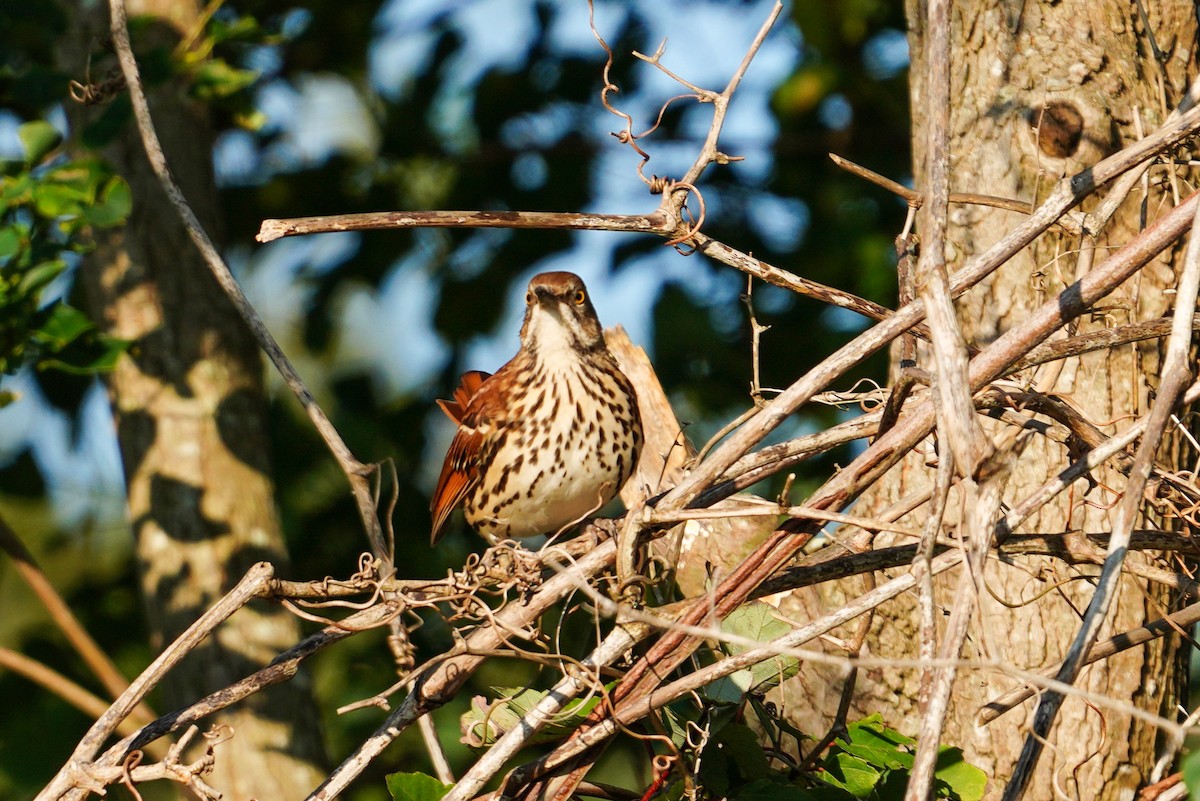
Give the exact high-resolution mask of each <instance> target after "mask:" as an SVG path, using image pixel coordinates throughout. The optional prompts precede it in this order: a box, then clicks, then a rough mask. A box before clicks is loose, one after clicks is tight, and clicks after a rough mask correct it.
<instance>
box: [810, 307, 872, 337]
mask: <svg viewBox="0 0 1200 801" xmlns="http://www.w3.org/2000/svg"><path fill="white" fill-rule="evenodd" d="M821 325H822V326H824V327H825V328H828V329H830V330H831V331H837V332H839V333H843V334H858V333H861V332H863V331H866V330H867V327H868V326H870V325H871V321H870V320H868V319H867V318H866V317H863V316H862V315H861V314H859V313H858V312H852V311H850V310H849V309H843V308H842V307H841V306H829V307H828V308H826V309H825V310H824V311H822V312H821Z"/></svg>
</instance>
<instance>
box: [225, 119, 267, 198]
mask: <svg viewBox="0 0 1200 801" xmlns="http://www.w3.org/2000/svg"><path fill="white" fill-rule="evenodd" d="M213 172H214V174H215V178H216V181H217V186H219V187H228V186H261V185H263V184H265V183H266V182H267V181H268V180H269V178H270V176H268V175H266V174H265V173H264V171H263V169H262V167H261V160H260V158H259V150H258V139H257V138H256V137H255V136H254V134H252V133H250V132H249V131H245V130H242V129H240V128H233V129H230V130H228V131H222V132H221V133H220V134H219V135H218V136H217V141H216V142H215V143H214V145H213Z"/></svg>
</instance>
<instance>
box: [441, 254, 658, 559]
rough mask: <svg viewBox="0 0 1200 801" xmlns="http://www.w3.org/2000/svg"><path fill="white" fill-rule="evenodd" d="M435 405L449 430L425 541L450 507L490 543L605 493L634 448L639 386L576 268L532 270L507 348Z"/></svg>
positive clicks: (594, 504)
mask: <svg viewBox="0 0 1200 801" xmlns="http://www.w3.org/2000/svg"><path fill="white" fill-rule="evenodd" d="M438 405H439V406H440V407H441V409H442V411H443V412H445V413H446V415H447V416H448V417H449V418H450V419H451V420H452V421H454V423H456V424H457V426H458V428H457V430H456V431H455V433H454V439H453V440H451V442H450V447H449V449H448V450H447V452H446V459H445V462H444V463H443V465H442V471H441V474H440V475H439V476H438V482H437V488H436V489H435V490H434V493H433V497H432V499H431V501H430V505H429V511H430V516H431V518H432V531H431V535H430V542H431V544H433V545H436V544H437V542H438V540H439V539H440V538H441V536H442V533H443V530H444V528H445V526H446V521H447V520H448V519H449V517H450V514H451V512H453V511H454V509H455V508H457V507H458V506H460V505H461V506H462V508H463V511H464V513H465V517H466V520H467V523H468V524H470V525H471V526H472V527H473V528H474V529H475V530H476V531H477V532H479V534H481V535H482V536H483V537H484V539H486V540H487V541H488V542H489V543H492V544H495V543H497V542H499V541H501V540H505V539H509V538H521V537H533V536H537V535H539V534H556V533H558V532H560V531H562V530H564V529H566V528H568V527H570V526H571V525H572V524H574V523H576V522H578V521H580V520H581V519H583V518H584V517H586V516H587V515H589V514H591V513H593V512H595V511H597V510H598V509H599V508H600V507H602V506H604V504H606V503H608V502H609V501H610V500H612V498H613V497H614V496H615V495H616V494H617V492H618V491H620V489H621V487H622V486H623V485H624V484H625V482H626V481H628V480H629V477H630V476H631V475H632V474H633V471H634V467H635V465H636V463H637V458H638V454H639V453H640V451H641V447H642V422H641V416H640V414H639V413H638V404H637V394H636V393H635V391H634V388H633V384H632V383H631V382H630V381H629V379H628V378H627V377H626V376H625V374H624V373H622V372H621V369H620V367H619V366H618V365H617V360H616V359H615V358H614V357H613V355H612V353H611V352H610V351H609V349H608V346H607V345H606V344H605V341H604V331H603V329H602V328H601V326H600V321H599V319H597V317H596V310H595V308H594V307H593V305H592V300H591V297H590V295H589V294H588V291H587V288H586V287H585V286H584V284H583V281H582V280H581V279H580V278H579V276H577V275H575V274H574V273H569V272H546V273H540V274H538V275H535V276H534V277H533V278H532V279H531V280H530V281H529V288H528V291H527V292H526V293H525V321H524V323H523V324H522V325H521V346H520V349H519V350H518V351H517V353H516V355H515V356H513V357H512V359H510V360H509V361H508V362H507V363H506V364H505V365H504V366H503V367H501V368H500V369H499V370H497V371H496V373H495V374H494V375H489V374H488V373H485V372H482V371H479V370H472V371H469V372H467V373H464V374H463V376H462V378H461V379H460V382H459V385H458V388H457V389H456V390H455V391H454V397H453V400H439V401H438Z"/></svg>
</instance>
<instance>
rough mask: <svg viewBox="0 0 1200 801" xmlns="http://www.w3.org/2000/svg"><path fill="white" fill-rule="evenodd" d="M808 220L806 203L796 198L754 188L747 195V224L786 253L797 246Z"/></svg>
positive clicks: (768, 243) (776, 248)
mask: <svg viewBox="0 0 1200 801" xmlns="http://www.w3.org/2000/svg"><path fill="white" fill-rule="evenodd" d="M811 220H812V214H811V213H810V212H809V209H808V204H807V203H805V202H804V201H803V200H799V199H798V198H789V197H780V196H779V195H772V194H770V193H768V192H756V193H755V194H754V196H753V197H752V198H751V199H750V203H749V222H750V225H751V226H753V227H754V231H755V233H757V234H758V235H759V236H760V237H762V239H763V241H764V242H765V243H766V244H767V247H769V248H771V249H772V250H774V251H777V252H780V253H789V252H791V251H794V250H796V249H797V248H798V247H800V243H801V242H803V241H804V236H805V234H807V233H808V226H809V223H810V222H811Z"/></svg>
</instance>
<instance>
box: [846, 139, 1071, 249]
mask: <svg viewBox="0 0 1200 801" xmlns="http://www.w3.org/2000/svg"><path fill="white" fill-rule="evenodd" d="M828 156H829V158H830V160H831V161H833V163H834V164H836V165H837V166H838V167H841V168H842V169H843V170H845V171H846V172H848V173H850V174H851V175H857V176H858V177H859V178H862V179H864V180H866V181H869V182H870V183H873V184H875V185H876V186H878V187H880V188H881V189H886V190H887V191H889V192H891V193H892V194H893V195H898V196H899V197H901V198H903V199H904V200H905V201H906V202H907V203H908V205H909V206H912V207H913V208H920V207H921V206H922V205H924V203H925V195H923V194H921V193H920V192H918V191H917V190H915V189H909V188H908V187H907V186H905V185H904V184H902V183H898V182H896V181H893V180H892V179H891V178H888V177H887V176H884V175H880V174H879V173H877V172H875V171H874V170H870V169H867V168H866V167H864V166H862V165H861V164H855V163H854V162H853V161H851V160H850V159H848V158H845V157H844V156H839V155H837V154H836V153H829V154H828ZM947 200H948V201H949V202H950V203H952V204H959V203H961V204H967V205H972V206H989V207H991V208H995V209H1003V210H1005V211H1015V212H1019V213H1021V214H1028V213H1029V208H1030V204H1029V203H1028V202H1026V201H1023V200H1013V199H1011V198H1006V197H996V196H995V195H977V194H974V193H973V192H951V193H949V195H948V196H947ZM1070 222H1071V217H1070V216H1068V217H1067V218H1066V220H1065V221H1063V222H1059V223H1056V225H1057V226H1060V227H1062V228H1063V229H1065V230H1066V231H1067V232H1068V233H1077V232H1078V230H1079V227H1080V226H1079V225H1078V224H1075V225H1071V224H1070Z"/></svg>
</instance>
